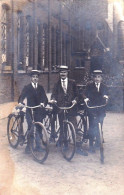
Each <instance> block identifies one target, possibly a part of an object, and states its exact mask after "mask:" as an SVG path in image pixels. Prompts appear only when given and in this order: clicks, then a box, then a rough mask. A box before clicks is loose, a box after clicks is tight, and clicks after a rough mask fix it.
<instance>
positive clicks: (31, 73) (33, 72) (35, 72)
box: [30, 70, 40, 76]
mask: <svg viewBox="0 0 124 195" xmlns="http://www.w3.org/2000/svg"><path fill="white" fill-rule="evenodd" d="M34 74H37V75H38V76H39V74H40V72H39V70H32V71H31V72H30V76H32V75H34Z"/></svg>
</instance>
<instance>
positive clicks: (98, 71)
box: [93, 70, 102, 75]
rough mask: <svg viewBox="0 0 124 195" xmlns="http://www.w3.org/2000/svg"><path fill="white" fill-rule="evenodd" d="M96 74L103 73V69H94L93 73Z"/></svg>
mask: <svg viewBox="0 0 124 195" xmlns="http://www.w3.org/2000/svg"><path fill="white" fill-rule="evenodd" d="M96 74H102V70H94V71H93V75H96Z"/></svg>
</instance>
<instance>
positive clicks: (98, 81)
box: [84, 70, 109, 152]
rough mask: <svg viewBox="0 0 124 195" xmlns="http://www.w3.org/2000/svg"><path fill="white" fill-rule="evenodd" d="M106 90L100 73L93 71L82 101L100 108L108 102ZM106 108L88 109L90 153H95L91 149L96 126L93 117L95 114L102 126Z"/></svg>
mask: <svg viewBox="0 0 124 195" xmlns="http://www.w3.org/2000/svg"><path fill="white" fill-rule="evenodd" d="M108 98H109V96H108V88H107V86H106V85H105V84H104V83H103V82H102V71H101V70H94V71H93V82H90V83H88V84H87V86H86V91H85V95H84V101H85V102H88V101H89V106H100V105H104V104H105V102H106V101H108ZM105 111H106V108H105V107H102V108H99V109H98V110H97V109H88V116H89V146H90V151H91V152H95V150H94V147H93V140H94V136H95V131H96V128H97V127H96V126H95V120H94V115H95V114H97V115H99V117H100V121H101V123H102V124H103V120H104V117H105V115H106V113H105Z"/></svg>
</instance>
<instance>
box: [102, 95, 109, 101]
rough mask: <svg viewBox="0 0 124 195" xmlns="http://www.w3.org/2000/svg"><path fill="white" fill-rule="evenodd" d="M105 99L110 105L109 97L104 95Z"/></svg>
mask: <svg viewBox="0 0 124 195" xmlns="http://www.w3.org/2000/svg"><path fill="white" fill-rule="evenodd" d="M103 98H104V99H105V101H106V103H108V100H109V97H108V96H107V95H104V96H103Z"/></svg>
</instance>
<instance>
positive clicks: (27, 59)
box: [25, 15, 32, 67]
mask: <svg viewBox="0 0 124 195" xmlns="http://www.w3.org/2000/svg"><path fill="white" fill-rule="evenodd" d="M31 33H32V30H31V16H29V15H28V16H26V37H25V38H26V40H25V42H26V56H25V65H26V67H30V66H32V64H31V61H32V60H31V42H32V38H31Z"/></svg>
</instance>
